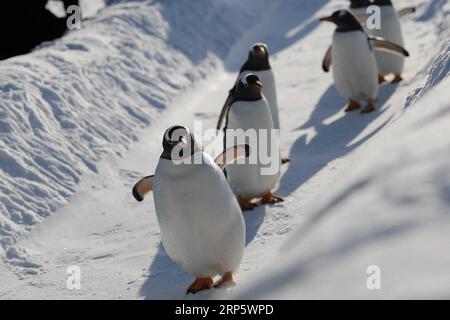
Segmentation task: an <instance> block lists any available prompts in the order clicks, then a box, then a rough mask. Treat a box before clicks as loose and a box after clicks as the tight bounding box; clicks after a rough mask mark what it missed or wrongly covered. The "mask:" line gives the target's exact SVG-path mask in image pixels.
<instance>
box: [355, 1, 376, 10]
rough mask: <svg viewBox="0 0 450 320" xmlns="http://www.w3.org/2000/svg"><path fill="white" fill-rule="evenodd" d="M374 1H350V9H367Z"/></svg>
mask: <svg viewBox="0 0 450 320" xmlns="http://www.w3.org/2000/svg"><path fill="white" fill-rule="evenodd" d="M372 1H373V0H350V8H352V9H357V8H367V7H368V6H370V5H372Z"/></svg>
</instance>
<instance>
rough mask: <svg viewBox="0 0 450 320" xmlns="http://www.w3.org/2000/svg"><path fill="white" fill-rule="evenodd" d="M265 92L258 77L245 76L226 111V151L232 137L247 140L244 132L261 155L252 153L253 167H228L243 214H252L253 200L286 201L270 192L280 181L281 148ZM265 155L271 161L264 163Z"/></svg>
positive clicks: (233, 165) (235, 90) (228, 173)
mask: <svg viewBox="0 0 450 320" xmlns="http://www.w3.org/2000/svg"><path fill="white" fill-rule="evenodd" d="M262 88H263V84H262V83H261V81H260V79H259V77H258V76H257V75H255V74H252V73H250V74H246V75H244V76H243V77H242V78H241V79H240V80H239V81H238V83H237V84H236V87H235V89H234V99H233V102H232V103H231V104H230V105H229V107H228V108H227V110H226V125H225V128H226V130H225V136H224V145H225V147H227V145H228V143H229V142H228V141H227V139H228V140H229V139H231V138H230V137H231V135H233V134H235V135H236V136H237V137H233V139H236V138H237V139H240V138H247V137H242V136H241V137H239V134H242V133H243V132H245V134H247V133H254V135H253V137H254V141H252V142H251V143H250V146H251V147H252V150H257V151H258V152H256V151H255V152H253V153H252V154H253V157H252V159H253V161H252V162H251V163H249V164H232V165H230V166H228V167H227V178H228V181H229V183H230V186H231V189H232V190H233V192H234V194H235V195H236V197H237V198H238V202H239V204H240V205H241V208H242V209H243V210H252V209H253V208H254V206H255V205H254V204H253V203H252V200H253V199H256V198H262V199H261V203H263V204H269V203H277V202H281V201H283V199H282V198H281V197H278V196H275V195H273V194H272V192H271V190H272V189H273V188H274V187H275V185H276V184H277V182H278V180H279V178H280V162H281V161H280V146H279V135H278V130H275V126H274V124H273V120H272V116H271V112H270V108H269V105H268V103H267V100H266V99H265V97H264V96H263V94H262ZM231 142H232V143H233V141H232V140H231ZM252 143H254V144H256V145H255V146H254V145H252ZM262 153H264V155H267V156H268V158H269V161H263V160H262ZM263 162H267V163H264V164H263ZM268 166H270V167H271V168H272V170H269V171H270V172H266V171H267V170H265V169H264V168H267V167H268Z"/></svg>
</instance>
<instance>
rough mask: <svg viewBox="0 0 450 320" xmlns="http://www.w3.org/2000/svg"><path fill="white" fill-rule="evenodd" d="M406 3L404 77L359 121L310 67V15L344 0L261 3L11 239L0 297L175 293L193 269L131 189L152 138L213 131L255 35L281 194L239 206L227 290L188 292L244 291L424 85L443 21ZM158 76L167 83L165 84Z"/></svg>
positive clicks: (150, 165)
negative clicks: (264, 9) (276, 128)
mask: <svg viewBox="0 0 450 320" xmlns="http://www.w3.org/2000/svg"><path fill="white" fill-rule="evenodd" d="M412 3H413V4H419V6H418V7H419V12H418V13H417V16H416V17H413V18H406V19H405V20H404V26H405V37H406V43H407V48H408V50H409V51H410V52H411V55H412V57H411V59H410V60H408V62H407V66H406V73H405V78H406V81H404V82H403V83H401V84H399V85H387V86H383V88H382V89H381V93H380V97H379V100H378V102H377V107H378V109H379V110H378V111H377V112H375V113H373V114H370V115H365V116H362V115H360V114H359V113H354V114H345V113H344V112H343V107H344V105H345V101H344V100H343V99H342V98H340V97H339V95H338V94H337V92H336V90H335V88H334V86H333V84H332V79H331V75H330V74H324V73H323V71H322V70H321V68H320V64H321V59H322V57H323V54H324V53H325V50H326V48H327V47H328V45H329V44H330V41H331V34H332V31H333V26H331V25H329V26H326V25H319V22H318V17H320V16H323V15H327V14H329V13H330V12H332V11H333V10H334V9H337V8H341V7H342V5H343V4H346V1H331V2H329V3H328V1H325V0H323V1H321V0H314V1H312V0H311V1H281V2H280V3H278V4H276V5H272V6H269V7H270V11H269V12H268V13H266V14H265V15H264V18H263V19H262V20H261V21H259V23H257V24H255V26H253V27H251V28H250V27H249V26H242V27H243V28H248V29H246V30H245V32H243V34H242V35H243V36H242V37H241V38H240V39H239V37H238V38H237V39H234V38H233V37H231V38H229V39H228V40H229V41H232V47H231V50H229V52H228V53H227V54H225V55H224V54H223V51H217V52H215V54H216V55H217V56H218V57H219V58H221V59H223V63H222V62H221V60H220V59H219V60H218V59H215V58H213V59H211V60H210V61H212V63H213V65H212V66H211V67H209V68H205V67H204V66H202V70H203V72H205V73H208V76H207V77H206V78H205V79H203V80H197V78H199V77H197V78H195V79H196V80H195V83H194V84H193V85H191V86H190V87H189V89H188V90H185V92H184V93H183V94H182V95H180V96H178V97H177V98H176V99H175V100H173V101H171V102H170V105H169V106H168V107H167V108H166V109H164V110H163V111H162V112H161V113H159V114H158V113H156V114H155V113H151V115H152V117H154V118H153V121H152V122H151V124H150V125H149V126H148V127H147V128H146V129H144V130H141V131H140V132H139V134H138V137H137V139H136V141H135V142H133V143H132V145H131V147H130V148H129V149H128V150H126V151H123V152H121V154H120V155H117V154H113V153H111V154H109V155H108V156H106V157H103V160H102V161H101V162H100V163H98V164H96V166H95V167H96V171H97V172H91V173H85V174H84V175H83V178H82V180H81V182H80V183H78V184H77V185H76V192H75V194H74V196H73V197H72V198H71V199H70V202H69V203H68V204H67V205H66V206H64V207H63V208H61V209H59V210H57V212H55V213H54V214H53V215H52V216H51V217H49V218H47V219H46V220H45V221H44V222H42V223H41V224H39V225H38V226H37V227H35V228H34V229H33V231H31V232H30V233H29V235H28V237H27V239H23V240H19V242H18V244H17V249H15V250H16V251H17V252H16V251H15V250H10V251H8V252H9V254H10V256H9V257H7V258H8V260H7V262H8V263H6V264H5V265H2V266H0V274H2V276H1V280H2V286H1V287H0V298H31V297H34V298H36V297H40V298H115V299H120V298H123V299H125V298H147V299H164V298H186V296H185V289H186V287H187V285H188V284H189V283H190V282H191V281H192V276H191V275H188V274H185V273H184V272H183V271H182V270H181V269H180V268H179V267H178V266H177V265H176V264H175V263H173V262H172V261H171V260H170V258H169V257H168V256H167V255H166V254H165V252H164V250H163V249H162V247H161V244H160V235H159V227H158V224H157V221H156V215H155V212H154V207H153V200H152V198H151V197H150V198H149V199H147V200H146V201H144V202H143V203H137V202H135V200H134V199H133V198H132V196H131V194H130V191H131V187H132V185H133V184H134V183H135V182H136V181H137V180H138V179H140V178H141V177H142V176H144V175H148V174H151V173H152V172H153V170H154V168H155V166H156V163H157V160H158V157H159V155H160V152H161V139H162V133H163V132H164V130H165V129H166V128H167V127H168V126H170V125H173V124H176V123H177V124H186V125H190V126H192V124H193V122H194V121H196V120H202V121H204V123H203V126H204V127H205V128H212V127H214V125H215V123H216V120H217V116H218V112H219V111H220V107H221V106H222V104H223V101H224V99H225V97H226V94H227V89H228V88H229V87H230V85H231V84H232V83H233V81H234V80H235V77H236V71H237V69H238V68H239V66H240V64H241V63H242V61H243V60H244V59H245V56H246V55H247V51H248V48H249V47H250V45H251V44H252V43H254V42H257V41H264V42H266V43H268V45H269V49H270V51H271V54H272V59H271V62H272V67H273V69H274V71H275V74H276V77H277V85H278V86H277V87H278V96H279V106H280V117H281V125H282V136H281V140H282V154H289V155H290V157H291V159H292V163H290V164H289V165H287V166H285V167H283V173H282V178H281V181H280V185H279V188H278V190H277V193H279V194H281V195H283V196H285V197H286V201H285V202H284V203H282V204H280V205H276V206H273V207H270V206H266V207H260V208H258V209H257V210H255V211H253V212H249V213H245V220H246V225H247V248H246V252H245V256H244V261H243V263H242V265H241V268H240V270H239V272H238V274H237V275H236V282H237V283H238V285H237V287H235V288H234V289H231V290H228V291H227V290H213V291H209V292H204V293H201V294H199V295H196V296H189V297H187V298H198V297H200V298H214V297H218V296H221V297H223V295H224V294H225V296H226V297H231V296H232V295H230V294H236V293H239V292H241V291H243V290H245V289H246V288H247V287H248V285H249V283H250V278H252V277H253V276H255V275H258V273H259V272H260V271H261V269H262V267H263V266H265V265H267V264H272V263H273V259H274V257H276V254H277V252H278V250H279V247H280V245H281V244H282V243H284V241H285V240H286V239H287V238H288V237H289V236H290V234H291V233H292V231H293V230H294V229H296V228H297V227H299V226H301V225H302V222H303V221H304V220H305V219H306V218H307V216H305V214H306V213H307V212H308V210H309V208H310V207H312V206H314V205H315V204H316V203H317V202H320V201H321V199H322V197H323V196H324V195H325V194H326V193H327V191H328V190H330V188H332V186H333V185H334V182H335V181H339V180H340V179H342V177H345V176H346V174H345V172H346V171H348V170H352V168H353V167H354V166H356V165H358V163H357V162H356V163H355V159H359V158H358V155H359V154H360V153H361V152H364V151H363V148H364V144H365V143H367V142H370V141H371V139H372V138H373V137H375V136H376V135H377V134H379V132H381V131H382V130H384V128H385V127H387V126H389V125H390V124H391V123H393V122H395V120H396V119H398V118H399V117H401V115H402V113H403V111H404V110H403V109H404V106H405V98H406V96H407V95H408V93H410V92H411V91H412V90H414V89H416V88H417V87H418V86H419V85H420V84H421V83H422V82H423V80H424V77H425V76H426V74H427V71H428V68H429V67H430V66H431V64H432V62H433V61H434V60H435V59H436V58H437V57H438V55H439V53H440V52H441V51H442V49H443V48H444V45H445V43H446V42H445V39H444V40H443V39H440V38H439V31H440V30H439V28H442V27H443V25H442V24H440V20H438V19H439V16H438V13H437V12H436V11H437V9H438V8H439V5H442V4H443V3H444V2H443V1H433V2H431V3H429V2H428V1H419V0H418V1H412ZM235 9H237V8H235ZM130 10H132V9H130ZM433 10H434V11H433ZM431 19H434V20H433V21H434V22H435V23H434V22H430V20H431ZM171 22H172V23H175V22H174V21H171ZM418 25H419V26H420V27H418ZM408 26H410V28H408ZM424 35H426V36H424ZM177 40H179V39H175V41H177ZM212 41H213V40H212ZM214 41H216V39H214ZM183 46H186V43H182V44H181V50H184V49H186V47H183ZM218 47H219V48H221V47H220V46H218ZM144 49H147V48H144ZM196 49H199V48H190V50H194V51H195V50H196ZM194 56H195V55H194ZM207 56H208V53H206V54H205V55H202V54H201V53H199V54H198V55H197V56H196V57H195V58H192V59H193V60H195V61H191V62H193V63H194V64H195V63H200V61H202V60H204V59H207ZM183 59H184V58H181V56H180V60H181V61H184V60H183ZM186 64H187V62H186ZM184 68H187V67H186V66H185V67H184ZM199 68H200V67H199ZM171 72H173V70H172V69H171ZM171 74H172V73H171ZM173 74H175V73H173ZM160 79H162V80H166V81H167V83H170V79H167V78H164V77H161V78H160ZM178 80H180V81H185V79H182V78H180V79H178ZM183 85H185V83H183ZM130 107H131V108H132V107H133V106H132V105H131V106H130ZM130 112H131V111H130ZM138 115H140V113H138ZM140 116H142V115H140ZM131 140H132V139H130V141H131ZM130 143H131V142H130ZM355 151H357V152H355ZM14 248H16V247H14ZM21 248H25V249H26V250H25V253H23V255H25V256H26V257H27V259H25V260H24V259H14V258H15V257H16V256H17V257H21V258H22V256H21V255H22V253H21ZM16 260H18V261H19V262H20V263H18V262H17V261H16ZM15 262H17V263H15ZM72 265H77V266H79V267H80V268H81V274H82V288H81V290H73V291H71V290H68V289H67V288H66V279H67V277H68V275H67V273H66V270H67V268H68V267H69V266H72Z"/></svg>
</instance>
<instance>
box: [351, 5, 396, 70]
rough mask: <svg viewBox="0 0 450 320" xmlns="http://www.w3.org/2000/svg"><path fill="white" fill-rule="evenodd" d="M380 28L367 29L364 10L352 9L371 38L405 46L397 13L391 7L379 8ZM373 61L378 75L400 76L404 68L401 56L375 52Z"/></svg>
mask: <svg viewBox="0 0 450 320" xmlns="http://www.w3.org/2000/svg"><path fill="white" fill-rule="evenodd" d="M380 8H381V28H380V29H376V28H375V29H368V28H367V26H366V21H367V20H366V19H367V17H368V16H367V13H366V9H353V10H352V11H353V12H354V13H355V14H356V15H357V16H358V17H362V18H363V22H364V26H365V29H366V31H367V33H368V34H369V35H371V36H375V37H381V38H384V39H386V40H388V41H391V42H393V43H395V44H398V45H400V46H402V47H403V46H404V45H405V41H404V39H403V34H402V27H401V24H400V18H399V16H398V13H397V11H396V10H395V8H394V7H392V6H381V7H380ZM375 60H376V62H377V67H378V72H379V74H390V73H394V74H401V73H402V72H403V69H404V66H405V58H404V57H403V56H400V55H397V54H393V53H388V52H383V51H377V50H375Z"/></svg>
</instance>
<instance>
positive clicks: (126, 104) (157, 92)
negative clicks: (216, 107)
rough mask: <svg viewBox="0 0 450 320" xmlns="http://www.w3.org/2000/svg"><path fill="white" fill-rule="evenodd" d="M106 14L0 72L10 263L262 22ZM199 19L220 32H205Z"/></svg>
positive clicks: (169, 5)
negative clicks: (20, 244) (27, 237)
mask: <svg viewBox="0 0 450 320" xmlns="http://www.w3.org/2000/svg"><path fill="white" fill-rule="evenodd" d="M256 2H258V3H259V1H253V3H256ZM108 4H109V6H107V7H106V8H105V9H103V10H102V11H101V12H100V13H99V14H98V16H97V17H95V18H93V19H91V20H87V21H86V22H84V28H83V29H82V30H80V31H78V32H73V33H70V34H68V35H67V36H65V37H64V38H63V39H61V40H58V41H56V42H55V43H53V44H51V46H50V45H49V44H45V45H43V46H42V48H40V49H38V50H36V51H35V52H34V53H32V54H30V55H26V56H22V57H16V58H13V59H10V60H8V61H4V62H2V63H0V72H1V74H2V78H1V79H0V179H1V181H2V184H1V185H0V255H1V254H2V252H5V250H8V248H10V249H11V251H10V252H9V253H8V254H7V255H6V257H7V258H8V257H13V258H14V257H18V256H20V254H19V253H20V252H19V251H18V250H16V249H13V248H12V247H11V246H13V245H14V243H16V241H17V240H18V239H19V238H20V237H21V236H23V235H24V234H25V233H26V232H27V231H29V230H30V228H31V227H32V226H33V225H35V224H36V223H39V222H41V221H43V220H44V219H45V218H46V217H47V216H49V215H50V214H51V213H52V212H54V211H55V210H56V209H57V208H59V207H61V206H62V205H63V204H65V203H67V201H68V200H69V199H70V197H71V196H72V195H73V194H74V192H75V191H76V188H77V185H78V183H79V182H80V178H81V176H82V175H83V174H84V173H86V172H96V171H97V167H96V163H97V162H98V161H99V160H100V159H102V158H104V157H105V156H107V155H110V154H114V155H118V156H119V157H120V156H121V155H122V154H123V153H124V151H125V150H126V149H127V146H128V145H129V144H130V143H132V142H133V141H136V140H137V139H138V135H139V132H140V130H141V129H142V128H144V127H147V126H149V125H150V123H151V122H152V121H154V120H155V119H156V118H157V117H158V114H159V113H160V112H161V110H163V109H164V108H165V107H166V105H167V104H168V103H169V102H170V101H171V99H172V98H173V97H175V96H176V95H177V94H179V93H180V92H181V91H183V90H184V88H186V87H187V86H189V85H190V84H192V83H193V82H194V81H196V80H198V79H202V78H204V77H205V76H206V75H207V74H209V73H210V72H211V71H212V70H214V69H215V68H216V65H217V62H218V61H220V59H222V58H223V57H225V56H226V55H227V53H228V50H229V49H230V46H231V44H232V43H234V42H236V41H237V40H238V39H239V37H240V36H241V35H242V34H243V33H244V32H245V29H246V28H247V27H249V26H251V25H253V24H254V22H255V19H257V18H258V16H259V15H260V14H261V12H260V11H258V10H249V9H245V8H246V7H247V6H245V7H244V6H242V8H240V9H239V10H236V8H235V6H236V5H237V6H240V5H239V4H233V3H230V2H227V1H214V2H212V1H206V0H200V1H195V4H194V3H192V2H191V1H183V2H179V1H154V2H152V3H150V2H148V1H145V2H144V1H127V2H123V1H122V2H120V3H116V4H112V2H110V3H108ZM246 4H247V3H246ZM188 7H189V10H188ZM247 8H248V7H247ZM255 8H256V9H257V8H260V9H262V8H263V6H255ZM236 14H238V15H239V17H236ZM231 15H232V16H233V19H230V21H233V22H234V23H233V24H229V23H227V18H229V17H231ZM205 17H206V19H208V21H211V22H214V21H217V23H210V24H209V27H208V28H205V27H204V25H202V24H201V23H200V21H202V20H204V19H205ZM236 21H239V23H236ZM223 26H226V28H224V27H223ZM221 37H222V38H223V39H224V40H223V41H220V40H219V39H220V38H221ZM143 62H145V63H143ZM181 112H182V111H181Z"/></svg>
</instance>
